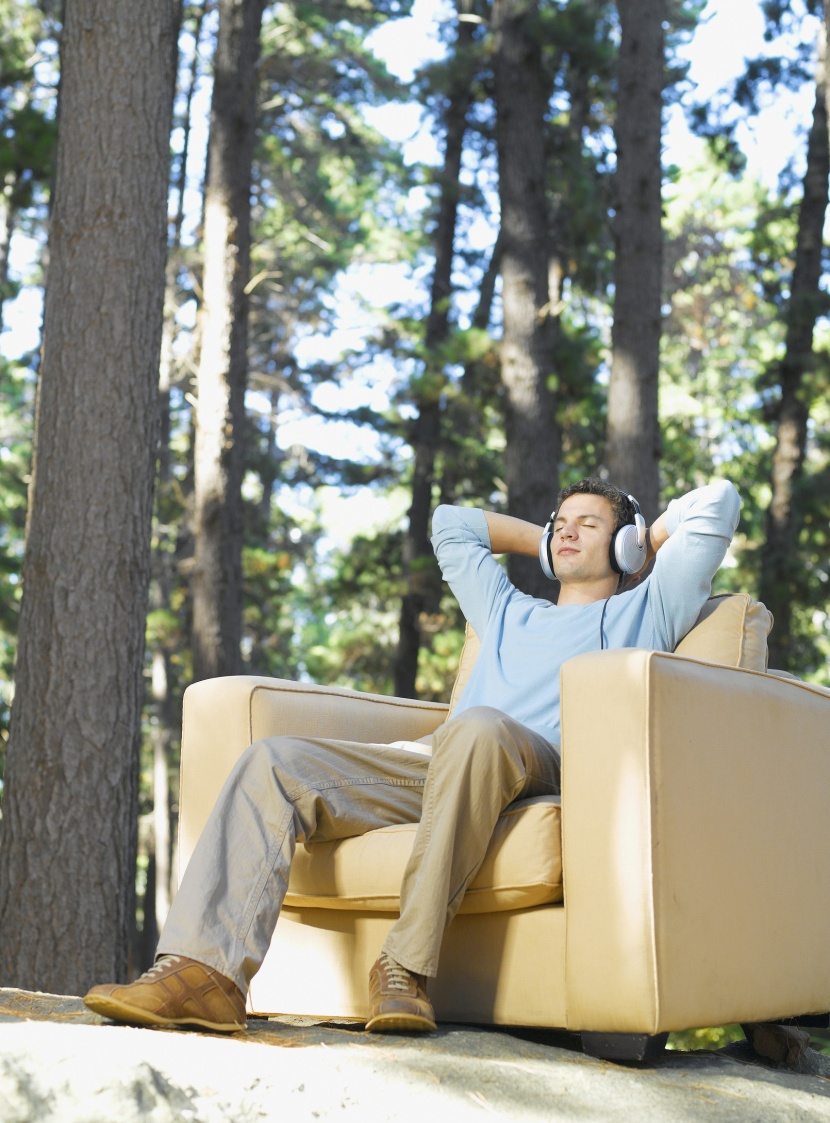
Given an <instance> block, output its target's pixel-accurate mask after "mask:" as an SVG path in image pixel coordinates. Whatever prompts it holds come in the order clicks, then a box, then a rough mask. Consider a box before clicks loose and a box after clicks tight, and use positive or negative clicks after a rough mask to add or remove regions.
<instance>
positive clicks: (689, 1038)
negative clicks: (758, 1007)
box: [666, 1025, 745, 1053]
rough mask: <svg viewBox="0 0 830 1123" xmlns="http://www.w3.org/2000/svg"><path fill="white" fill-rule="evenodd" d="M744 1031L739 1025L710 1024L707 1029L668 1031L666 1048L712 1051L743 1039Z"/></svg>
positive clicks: (685, 1051)
mask: <svg viewBox="0 0 830 1123" xmlns="http://www.w3.org/2000/svg"><path fill="white" fill-rule="evenodd" d="M744 1040H745V1037H744V1031H743V1030H742V1029H741V1027H740V1026H739V1025H727V1026H710V1027H709V1028H708V1029H687V1030H682V1031H680V1032H678V1033H670V1034H669V1040H668V1043H667V1045H666V1048H667V1049H671V1050H673V1051H677V1052H683V1053H691V1052H694V1051H695V1050H698V1049H705V1050H706V1051H707V1052H714V1051H715V1050H716V1049H723V1048H724V1046H726V1045H730V1044H731V1043H732V1042H733V1041H744Z"/></svg>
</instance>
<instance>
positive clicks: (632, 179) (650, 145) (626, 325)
mask: <svg viewBox="0 0 830 1123" xmlns="http://www.w3.org/2000/svg"><path fill="white" fill-rule="evenodd" d="M617 8H618V11H619V17H620V28H621V38H620V53H619V68H618V82H617V117H616V121H615V124H614V134H615V137H616V145H617V170H616V175H615V177H614V186H615V204H616V217H615V220H614V240H615V243H616V254H615V259H614V327H613V333H612V355H611V379H610V384H609V387H608V470H609V475H610V478H611V481H612V482H613V483H615V484H616V485H617V486H618V487H621V488H623V489H624V490H625V491H629V492H631V493H632V494H633V495H634V496H636V498H637V499H638V500H639V502H640V506H641V507H642V510H643V514H644V515H645V517H646V519H647V520H649V521H651V520H652V519H654V518H655V517H656V516H657V514H658V508H659V502H660V481H659V463H660V425H659V419H658V412H657V407H658V374H659V366H660V318H661V312H660V306H661V295H662V257H663V232H662V226H661V217H662V201H661V182H662V168H661V163H660V151H661V142H662V114H663V68H664V58H663V56H664V42H663V40H664V35H663V22H664V20H665V19H666V3H665V0H618V4H617Z"/></svg>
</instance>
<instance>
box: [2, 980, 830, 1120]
mask: <svg viewBox="0 0 830 1123" xmlns="http://www.w3.org/2000/svg"><path fill="white" fill-rule="evenodd" d="M487 1117H490V1118H496V1119H499V1118H501V1119H510V1120H522V1119H545V1120H558V1119H562V1120H565V1119H568V1120H573V1119H579V1120H581V1121H589V1120H631V1121H634V1120H636V1121H637V1123H642V1121H649V1123H650V1121H652V1120H657V1121H661V1120H666V1121H667V1123H668V1121H671V1123H685V1121H689V1123H691V1121H695V1123H697V1121H699V1120H702V1119H714V1120H717V1121H718V1123H731V1121H735V1123H749V1121H752V1123H758V1121H763V1123H768V1121H771V1120H794V1121H795V1120H798V1121H801V1120H805V1121H806V1120H830V1057H825V1056H823V1055H822V1054H819V1053H817V1052H815V1051H814V1050H812V1049H808V1050H807V1053H806V1054H805V1055H804V1057H803V1058H802V1059H801V1062H800V1064H799V1068H798V1071H789V1070H786V1069H783V1068H780V1067H777V1066H775V1065H773V1064H771V1063H766V1062H763V1061H762V1060H761V1059H760V1058H758V1057H757V1056H755V1054H753V1053H752V1052H751V1051H750V1050H749V1049H748V1047H747V1046H746V1045H745V1044H743V1043H741V1044H740V1045H732V1046H729V1047H728V1049H726V1050H723V1051H720V1052H717V1053H710V1052H702V1051H700V1052H691V1053H679V1052H666V1053H665V1054H664V1055H663V1056H662V1057H661V1058H660V1059H659V1061H657V1062H656V1063H655V1064H652V1065H644V1066H635V1065H628V1066H626V1065H618V1064H611V1063H609V1062H605V1061H598V1060H593V1059H591V1058H589V1057H586V1056H584V1055H583V1054H582V1052H581V1051H580V1048H579V1040H578V1038H576V1037H575V1036H572V1035H567V1034H562V1033H554V1032H523V1031H518V1030H517V1031H514V1032H506V1031H503V1030H489V1029H477V1028H470V1027H465V1026H452V1025H446V1026H441V1027H440V1028H439V1031H438V1033H436V1034H434V1035H430V1036H428V1037H407V1036H404V1035H400V1036H393V1035H389V1036H377V1035H369V1034H366V1033H364V1031H363V1029H362V1027H358V1026H354V1025H349V1024H348V1023H333V1022H319V1021H313V1020H311V1019H308V1020H306V1019H300V1018H280V1019H273V1018H272V1019H268V1020H264V1019H262V1020H253V1019H252V1020H251V1021H250V1022H249V1030H248V1032H247V1034H234V1035H232V1036H228V1037H222V1036H218V1035H214V1034H209V1033H197V1032H192V1031H181V1030H148V1029H136V1028H132V1027H128V1026H116V1025H113V1024H112V1023H109V1022H106V1021H104V1020H103V1019H101V1018H98V1017H96V1016H95V1015H94V1014H91V1013H90V1012H89V1011H87V1010H86V1008H85V1007H84V1006H83V1004H82V1002H81V1001H80V999H78V998H66V997H61V996H55V995H42V994H31V993H28V992H25V991H18V990H2V989H0V1123H35V1121H37V1123H116V1121H117V1123H134V1121H135V1123H138V1121H139V1120H141V1121H142V1123H146V1121H149V1123H180V1121H181V1123H185V1121H187V1123H254V1121H259V1120H280V1121H283V1120H285V1121H290V1123H301V1121H305V1120H308V1121H314V1120H329V1119H337V1120H343V1121H344V1123H348V1121H349V1120H360V1123H375V1121H378V1123H380V1121H382V1120H395V1121H398V1120H400V1121H404V1123H408V1121H410V1120H412V1121H413V1123H414V1121H415V1120H418V1123H424V1121H429V1120H430V1119H431V1118H432V1119H433V1120H434V1121H435V1123H440V1121H442V1120H444V1119H447V1118H451V1119H452V1120H453V1123H466V1121H467V1120H472V1119H478V1120H483V1119H485V1118H487Z"/></svg>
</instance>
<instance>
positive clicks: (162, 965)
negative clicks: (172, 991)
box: [142, 955, 182, 979]
mask: <svg viewBox="0 0 830 1123" xmlns="http://www.w3.org/2000/svg"><path fill="white" fill-rule="evenodd" d="M181 958H182V957H181V956H180V955H163V956H162V957H161V959H159V960H157V961H156V962H155V963H154V964H153V966H152V967H151V968H150V969H149V971H145V972H144V975H143V976H142V978H145V979H147V978H149V977H150V975H160V974H161V972H162V971H166V970H167V968H168V967H172V966H173V965H174V964H176V963H179V962H180V960H181Z"/></svg>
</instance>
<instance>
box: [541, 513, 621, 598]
mask: <svg viewBox="0 0 830 1123" xmlns="http://www.w3.org/2000/svg"><path fill="white" fill-rule="evenodd" d="M613 531H614V509H613V507H612V506H611V503H610V502H609V501H608V500H607V499H606V498H605V496H603V495H571V496H569V497H568V498H567V499H566V500H565V501H564V503H563V504H562V506H561V507H560V508H559V510H558V511H557V512H556V518H555V520H554V523H553V539H552V541H551V554H552V555H553V571H554V573H555V574H556V576H557V577H558V578H559V580H560V581H561V582H563V583H564V582H577V581H595V580H599V579H601V578H604V577H608V576H609V575H610V574H612V573H613V572H614V571H613V570H612V568H611V563H610V561H609V559H608V548H609V546H610V544H611V535H612V533H613Z"/></svg>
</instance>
